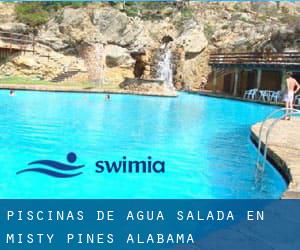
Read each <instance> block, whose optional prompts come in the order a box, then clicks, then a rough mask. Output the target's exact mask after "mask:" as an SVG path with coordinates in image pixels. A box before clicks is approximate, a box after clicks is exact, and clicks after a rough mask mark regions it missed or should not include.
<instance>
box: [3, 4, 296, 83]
mask: <svg viewBox="0 0 300 250" xmlns="http://www.w3.org/2000/svg"><path fill="white" fill-rule="evenodd" d="M16 5H17V4H14V3H0V20H1V24H0V31H9V32H20V33H24V34H29V35H32V36H35V40H36V42H37V46H36V48H35V50H36V51H35V53H25V54H21V55H18V56H15V57H13V58H10V59H9V60H7V61H5V62H2V64H1V66H0V73H1V74H2V75H16V76H30V77H34V78H40V79H47V80H49V79H53V78H54V77H56V76H57V75H59V74H61V73H62V72H66V71H68V70H77V71H80V72H81V73H80V74H81V76H80V77H79V76H78V79H80V81H88V79H90V75H91V72H92V75H94V76H95V74H98V73H99V74H104V75H105V81H108V82H117V83H119V82H122V81H123V80H124V79H125V78H126V77H133V76H134V75H135V76H137V77H141V78H145V79H152V78H155V77H156V76H157V69H156V66H157V65H156V64H157V60H158V59H157V54H159V53H162V52H161V50H162V49H163V48H164V46H166V45H165V44H166V43H168V44H169V45H168V46H169V48H170V49H171V51H172V60H173V65H172V67H173V79H174V83H175V84H176V86H177V87H178V88H182V87H186V86H189V87H197V86H198V85H199V81H200V79H201V78H202V76H206V75H208V73H209V70H210V69H209V66H208V64H207V62H208V56H209V54H210V53H211V52H217V51H225V52H226V51H230V52H231V51H259V50H263V49H265V48H269V49H272V50H274V51H288V50H293V51H294V50H297V51H299V50H300V16H299V13H300V4H297V3H280V4H278V3H263V4H261V3H191V4H189V5H188V6H184V7H183V8H182V7H178V6H175V5H174V4H171V3H169V4H163V5H162V7H161V9H155V10H154V9H150V10H147V9H141V8H140V9H139V8H137V7H136V6H135V7H133V6H125V7H126V8H125V9H124V8H123V7H124V6H121V5H113V6H112V5H109V4H99V3H98V4H97V3H91V4H88V5H86V6H84V7H80V8H72V7H64V8H61V9H59V10H57V11H56V12H54V13H52V14H51V18H50V19H49V20H48V21H47V22H46V23H45V24H43V25H40V26H38V27H36V28H34V29H33V28H32V27H30V26H29V25H27V24H25V23H22V22H20V21H18V20H19V19H18V17H17V15H16V13H15V7H16ZM133 10H134V12H133ZM146 10H147V11H146ZM99 46H100V47H101V48H102V49H100V50H99V49H95V48H99ZM93 48H94V49H93ZM87 51H89V52H87ZM91 54H92V55H93V54H95V55H94V56H91ZM98 54H101V55H98ZM97 56H98V57H97ZM95 58H97V59H95ZM95 60H97V62H98V63H97V64H95V65H96V66H95V65H93V61H95ZM93 67H96V68H97V69H99V68H100V69H101V70H100V71H97V69H96V71H95V69H94V70H93V69H92V68H93ZM89 72H90V73H89ZM95 72H96V73H95ZM103 72H104V73H103ZM80 74H79V75H80ZM74 79H75V78H74Z"/></svg>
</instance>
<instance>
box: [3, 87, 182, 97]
mask: <svg viewBox="0 0 300 250" xmlns="http://www.w3.org/2000/svg"><path fill="white" fill-rule="evenodd" d="M0 90H19V91H41V92H62V93H91V94H124V95H140V96H152V97H165V98H174V97H177V96H178V94H177V93H175V94H162V93H157V92H151V91H133V90H125V89H120V90H112V89H97V88H83V87H76V86H70V87H68V86H47V85H30V84H0Z"/></svg>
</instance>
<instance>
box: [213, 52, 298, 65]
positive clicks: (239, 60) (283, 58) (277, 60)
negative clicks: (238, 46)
mask: <svg viewBox="0 0 300 250" xmlns="http://www.w3.org/2000/svg"><path fill="white" fill-rule="evenodd" d="M209 64H210V65H214V64H293V65H294V64H299V65H300V52H284V53H275V52H269V53H268V52H265V53H264V52H253V53H219V54H211V55H210V58H209Z"/></svg>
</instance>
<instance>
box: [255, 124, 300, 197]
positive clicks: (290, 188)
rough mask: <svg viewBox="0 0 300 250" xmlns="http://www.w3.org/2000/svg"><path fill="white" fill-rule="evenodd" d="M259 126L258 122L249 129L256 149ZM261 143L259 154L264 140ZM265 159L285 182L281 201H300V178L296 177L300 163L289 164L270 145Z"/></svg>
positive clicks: (284, 156)
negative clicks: (285, 187) (285, 186)
mask: <svg viewBox="0 0 300 250" xmlns="http://www.w3.org/2000/svg"><path fill="white" fill-rule="evenodd" d="M260 125H261V122H258V123H256V124H254V125H252V126H251V129H250V132H251V134H250V138H251V140H252V142H253V143H254V144H255V146H256V147H258V143H259V132H258V131H257V127H260ZM261 143H262V145H261V152H263V151H264V149H265V142H264V140H262V141H261ZM267 158H268V160H269V161H270V162H271V164H272V165H273V166H274V167H275V168H276V169H277V170H278V172H279V173H280V174H281V175H282V177H283V178H284V179H285V181H286V182H287V189H286V190H285V192H284V193H283V194H282V196H281V199H300V191H299V184H300V177H299V175H298V174H299V170H300V169H299V166H300V162H297V163H296V164H295V163H291V161H290V159H289V157H288V156H286V155H284V154H283V153H280V149H278V146H277V148H276V147H273V146H272V145H269V146H268V151H267Z"/></svg>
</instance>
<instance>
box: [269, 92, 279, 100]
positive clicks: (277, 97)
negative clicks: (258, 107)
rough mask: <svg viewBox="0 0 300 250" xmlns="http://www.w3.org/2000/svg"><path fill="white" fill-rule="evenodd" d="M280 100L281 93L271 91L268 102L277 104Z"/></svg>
mask: <svg viewBox="0 0 300 250" xmlns="http://www.w3.org/2000/svg"><path fill="white" fill-rule="evenodd" d="M280 98H281V91H272V92H271V97H270V101H274V102H276V103H277V102H279V101H280Z"/></svg>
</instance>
